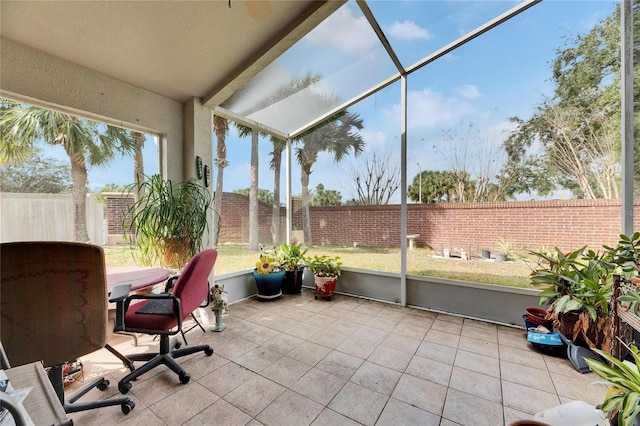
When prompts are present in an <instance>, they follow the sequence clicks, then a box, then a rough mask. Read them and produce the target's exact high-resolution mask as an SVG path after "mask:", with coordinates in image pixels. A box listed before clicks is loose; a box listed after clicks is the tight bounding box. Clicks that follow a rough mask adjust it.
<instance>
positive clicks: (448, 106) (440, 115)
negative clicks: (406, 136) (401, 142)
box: [386, 89, 476, 129]
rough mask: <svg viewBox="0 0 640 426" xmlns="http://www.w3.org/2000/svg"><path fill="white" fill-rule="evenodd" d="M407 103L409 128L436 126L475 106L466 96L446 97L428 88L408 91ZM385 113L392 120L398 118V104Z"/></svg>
mask: <svg viewBox="0 0 640 426" xmlns="http://www.w3.org/2000/svg"><path fill="white" fill-rule="evenodd" d="M407 104H408V116H407V124H408V126H409V128H411V129H416V128H420V127H426V128H436V127H437V126H442V125H443V124H445V125H446V124H449V123H453V122H455V121H459V120H460V119H461V118H462V117H465V116H468V115H471V114H474V113H475V112H476V107H475V106H474V105H473V104H472V103H471V102H469V100H468V99H467V98H460V97H456V96H449V97H447V96H445V95H444V94H443V93H441V92H435V91H432V90H429V89H425V90H421V91H410V92H409V93H408V94H407ZM386 114H387V116H388V117H390V118H392V119H393V120H399V117H400V105H394V106H393V107H392V108H391V109H390V110H387V111H386ZM397 122H398V121H397Z"/></svg>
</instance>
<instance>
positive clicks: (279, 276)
mask: <svg viewBox="0 0 640 426" xmlns="http://www.w3.org/2000/svg"><path fill="white" fill-rule="evenodd" d="M253 277H254V278H255V280H256V287H258V297H259V298H261V299H274V298H276V297H279V296H280V295H282V282H283V281H284V271H280V272H270V273H268V274H259V273H257V272H256V271H255V270H254V271H253Z"/></svg>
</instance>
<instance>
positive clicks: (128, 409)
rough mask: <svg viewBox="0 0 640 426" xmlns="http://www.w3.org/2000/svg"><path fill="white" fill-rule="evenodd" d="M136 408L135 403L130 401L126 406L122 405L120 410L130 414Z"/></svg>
mask: <svg viewBox="0 0 640 426" xmlns="http://www.w3.org/2000/svg"><path fill="white" fill-rule="evenodd" d="M135 407H136V404H135V402H133V401H129V402H127V403H126V404H122V405H121V406H120V409H121V410H122V412H123V413H124V414H129V413H130V412H131V411H132V410H133V409H134V408H135Z"/></svg>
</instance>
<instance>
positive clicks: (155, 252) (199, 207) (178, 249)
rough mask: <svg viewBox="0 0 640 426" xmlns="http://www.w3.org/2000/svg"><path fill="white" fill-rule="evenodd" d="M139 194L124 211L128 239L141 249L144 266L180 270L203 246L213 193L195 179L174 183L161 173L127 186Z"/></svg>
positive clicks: (124, 223) (127, 189)
mask: <svg viewBox="0 0 640 426" xmlns="http://www.w3.org/2000/svg"><path fill="white" fill-rule="evenodd" d="M125 192H126V193H128V194H131V193H135V194H139V197H138V199H137V200H136V201H135V202H134V203H133V204H132V205H131V206H130V207H129V208H128V210H127V211H126V212H125V215H124V219H123V229H124V230H125V238H126V239H127V240H128V241H129V242H131V243H133V244H134V245H135V246H137V247H138V248H139V250H140V257H141V261H142V262H143V263H144V264H145V265H153V264H158V263H160V264H161V265H163V266H166V267H169V268H175V269H178V270H179V269H181V268H182V267H184V265H186V264H187V262H188V261H189V260H190V259H191V258H192V257H193V256H195V255H196V254H197V253H198V252H199V251H200V250H201V249H202V238H203V235H204V233H205V231H206V230H207V229H208V218H209V208H210V207H211V194H210V193H209V191H208V190H207V189H206V188H205V187H203V186H202V185H200V184H199V183H198V182H197V181H196V180H195V179H190V180H188V181H186V182H182V183H178V184H175V185H174V184H173V183H172V182H171V180H163V179H162V177H161V176H160V175H152V176H151V177H146V179H145V180H143V181H140V182H138V183H134V184H131V185H129V186H127V188H126V189H125Z"/></svg>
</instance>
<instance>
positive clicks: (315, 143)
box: [296, 111, 364, 246]
mask: <svg viewBox="0 0 640 426" xmlns="http://www.w3.org/2000/svg"><path fill="white" fill-rule="evenodd" d="M362 128H363V122H362V119H361V118H360V116H359V115H358V114H356V113H350V112H348V111H344V112H343V113H341V114H340V115H338V116H337V117H334V118H333V119H332V121H330V122H328V123H326V124H324V125H321V127H317V128H316V129H315V130H311V131H310V132H309V133H307V134H306V135H303V136H301V137H300V140H301V141H302V144H303V145H302V147H299V148H296V158H297V159H298V163H300V168H301V173H300V183H301V184H302V208H303V214H304V216H303V228H304V242H305V244H306V245H308V246H312V245H313V240H312V238H311V217H310V215H309V176H310V175H311V172H312V167H313V165H314V164H315V162H316V160H317V159H318V154H319V153H320V152H322V151H326V152H330V153H332V154H333V157H334V160H335V161H336V162H339V161H340V160H342V159H343V158H344V157H345V156H346V155H348V154H349V153H350V151H353V153H354V154H355V155H358V154H360V153H361V152H362V150H363V148H364V141H363V140H362V136H361V135H360V133H359V131H360V130H362Z"/></svg>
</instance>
